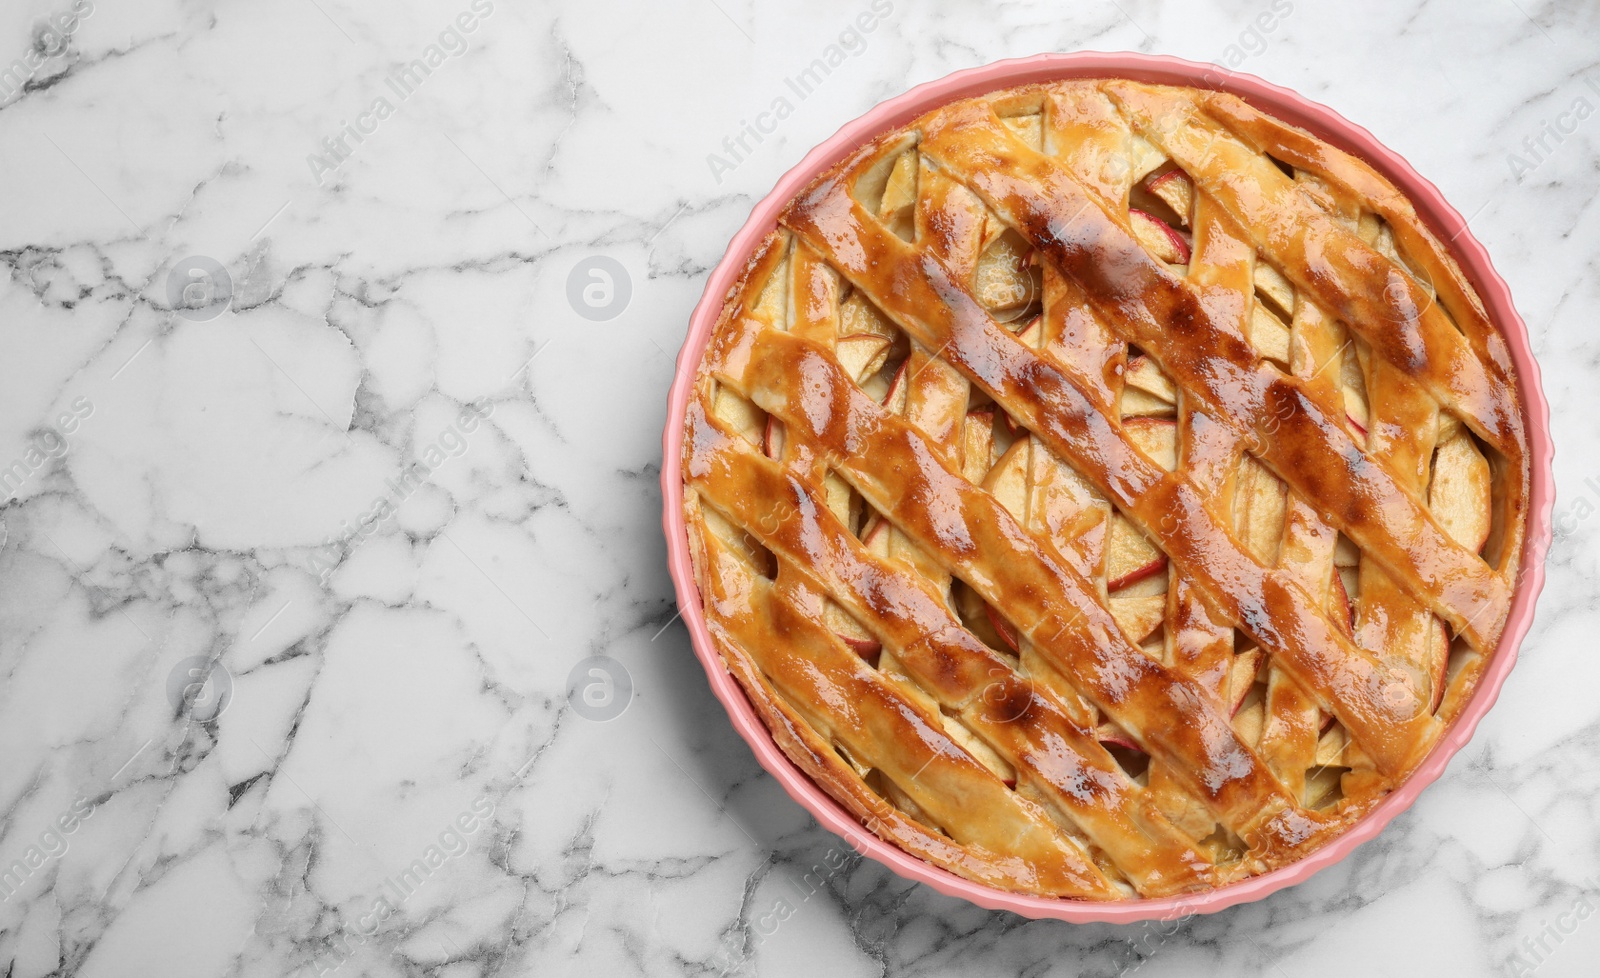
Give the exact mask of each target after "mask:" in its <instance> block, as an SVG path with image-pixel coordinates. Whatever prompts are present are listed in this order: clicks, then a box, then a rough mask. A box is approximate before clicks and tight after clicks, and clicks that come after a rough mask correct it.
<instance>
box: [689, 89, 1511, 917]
mask: <svg viewBox="0 0 1600 978" xmlns="http://www.w3.org/2000/svg"><path fill="white" fill-rule="evenodd" d="M1510 364H1511V360H1510V357H1509V355H1508V353H1507V350H1506V346H1505V343H1504V341H1503V338H1502V337H1501V335H1500V334H1499V333H1498V332H1497V331H1496V329H1495V327H1494V326H1493V324H1491V323H1490V322H1489V320H1488V317H1487V316H1486V314H1485V312H1484V310H1483V308H1482V305H1481V304H1480V302H1479V300H1478V298H1477V296H1476V295H1475V294H1474V292H1473V290H1472V288H1471V286H1470V285H1469V284H1468V282H1467V280H1466V279H1465V277H1464V276H1463V275H1462V273H1461V271H1460V269H1459V268H1458V267H1457V265H1456V264H1455V262H1454V261H1453V260H1452V259H1451V257H1450V256H1449V254H1448V252H1447V250H1446V248H1445V246H1444V244H1442V243H1441V242H1440V241H1439V240H1437V239H1436V238H1435V237H1434V236H1433V235H1432V234H1431V233H1430V232H1429V231H1428V229H1427V228H1426V227H1424V225H1423V224H1422V222H1421V221H1420V220H1419V219H1418V217H1417V215H1416V214H1415V213H1414V211H1413V209H1412V206H1411V204H1410V203H1409V202H1408V201H1407V200H1406V199H1405V198H1404V197H1403V196H1402V195H1401V194H1400V193H1399V191H1397V190H1396V189H1395V188H1394V187H1393V186H1392V185H1391V184H1389V183H1388V182H1387V181H1386V180H1385V179H1384V178H1383V177H1381V176H1379V175H1378V174H1377V173H1376V172H1375V171H1374V170H1373V169H1372V168H1371V167H1369V166H1368V165H1366V164H1365V163H1363V162H1361V161H1360V160H1358V159H1355V158H1353V157H1351V156H1349V155H1347V154H1345V153H1343V152H1341V151H1339V150H1337V149H1334V148H1333V147H1331V146H1329V145H1327V144H1326V143H1324V142H1322V141H1320V140H1318V139H1316V138H1315V137H1313V136H1311V135H1309V134H1307V133H1305V132H1302V131H1300V130H1298V129H1294V128H1292V127H1289V126H1287V125H1285V124H1283V123H1280V122H1278V121H1276V120H1274V119H1272V118H1270V117H1268V116H1266V115H1264V114H1262V113H1261V112H1259V111H1257V110H1255V109H1253V108H1251V107H1250V106H1249V105H1247V104H1245V103H1244V102H1242V101H1240V100H1239V99H1237V98H1234V97H1232V96H1228V95H1222V94H1217V93H1212V92H1206V91H1200V90H1192V89H1183V88H1168V87H1155V86H1148V85H1142V84H1136V83H1132V82H1128V81H1122V80H1089V81H1074V82H1068V83H1060V84H1052V85H1044V86H1029V87H1024V88H1016V89H1009V90H1005V91H1001V92H996V93H993V94H990V95H987V96H984V97H980V98H976V99H970V100H966V101H962V102H957V103H954V104H951V105H949V106H946V107H944V108H941V109H938V110H936V111H934V112H931V113H929V114H928V115H926V116H924V117H922V118H920V119H918V120H917V121H916V122H914V123H913V124H911V125H909V126H907V127H905V128H904V129H900V130H897V131H894V132H891V133H888V134H886V135H884V136H882V137H880V138H878V139H877V140H875V141H873V142H872V143H871V144H870V145H867V146H864V147H862V148H861V149H860V150H859V151H857V152H855V153H854V154H853V155H851V156H850V157H849V158H848V159H846V160H844V161H843V162H842V163H840V164H839V165H838V166H836V167H835V168H833V169H832V170H831V171H829V172H828V173H826V174H824V175H823V176H822V177H820V178H819V179H817V180H816V181H815V182H814V183H813V184H812V185H811V186H810V187H809V188H808V189H807V190H806V191H805V192H804V193H802V194H801V195H799V196H798V197H797V198H796V199H795V200H794V201H793V202H792V203H791V204H790V205H789V206H788V208H787V209H786V210H785V212H784V214H783V216H782V218H781V221H780V226H779V229H778V230H777V231H775V232H774V233H773V234H772V235H770V236H769V237H768V238H767V239H766V241H765V242H764V244H763V245H762V246H761V247H760V249H759V250H758V251H757V253H756V254H755V255H754V256H753V257H752V258H751V259H750V261H749V263H748V267H747V268H746V270H745V272H744V274H743V276H742V278H741V279H740V281H739V283H738V284H737V285H736V286H735V288H734V289H732V290H731V291H730V293H729V295H728V297H727V300H726V303H725V306H724V309H723V312H722V316H721V318H720V320H719V322H718V324H717V327H716V330H715V333H714V335H713V338H712V340H711V343H710V346H709V347H708V349H707V351H706V353H705V356H704V360H703V362H702V363H701V365H700V369H699V373H698V378H697V385H696V389H695V393H694V397H693V399H692V401H691V403H690V407H689V413H688V418H687V422H686V424H687V439H686V447H685V450H684V473H685V476H684V485H685V493H684V499H685V503H684V505H685V510H686V514H685V515H686V517H687V525H688V528H689V536H690V541H689V542H690V546H691V550H692V554H693V558H694V565H695V571H696V575H697V581H698V584H699V588H700V593H701V596H702V599H703V601H704V606H705V614H706V618H707V621H708V623H709V626H710V631H711V635H712V637H713V639H714V641H715V642H716V644H717V647H718V649H719V650H720V652H721V654H722V656H723V658H724V660H725V662H726V663H727V666H728V668H729V669H730V670H731V671H732V672H733V674H734V675H735V676H736V677H737V679H738V681H739V682H740V683H741V685H742V686H743V688H744V690H745V691H746V693H747V694H748V696H749V698H750V700H751V702H752V703H753V704H754V705H755V707H756V709H757V710H758V711H759V712H760V714H761V716H762V717H763V718H764V719H765V721H766V723H767V725H768V726H769V727H770V729H771V730H772V733H773V735H774V737H775V738H776V740H777V742H778V743H779V745H780V746H781V747H782V749H783V750H784V751H785V752H786V753H787V754H788V756H789V757H790V758H792V759H793V760H794V762H795V763H796V764H797V765H799V766H800V767H801V768H802V769H803V770H804V771H805V772H806V773H807V774H808V775H809V776H810V777H812V778H813V779H815V780H816V782H817V783H818V784H819V785H821V786H822V787H823V788H824V789H825V790H826V791H827V792H828V793H829V794H830V795H832V796H833V797H834V798H836V799H837V800H838V801H839V802H840V803H842V804H843V805H845V806H846V807H847V808H848V809H849V810H850V811H852V812H854V813H855V814H856V815H857V816H858V817H860V818H861V819H862V820H863V822H864V823H865V824H866V825H868V826H869V827H870V828H871V829H872V831H874V832H876V833H877V834H879V835H880V836H882V837H883V838H885V839H888V840H891V841H892V842H894V843H895V844H897V845H899V846H900V847H902V848H903V849H905V850H906V851H908V852H910V853H913V854H915V855H917V856H919V857H921V858H923V859H926V860H929V861H931V862H933V863H935V864H937V865H940V866H943V867H946V868H948V869H950V870H952V871H954V872H956V873H959V874H961V875H962V876H965V877H967V878H970V879H973V880H977V881H980V882H983V883H988V884H991V885H994V886H998V887H1002V888H1006V889H1010V890H1016V891H1022V892H1028V893H1037V894H1047V895H1054V896H1061V897H1071V898H1080V899H1098V900H1106V899H1121V898H1129V897H1134V896H1159V895H1167V894H1173V893H1181V892H1188V891H1195V890H1203V889H1207V888H1210V887H1215V886H1218V885H1221V884H1224V883H1227V882H1230V881H1233V880H1236V879H1239V878H1242V877H1245V876H1249V875H1252V874H1256V873H1261V872H1264V871H1267V870H1269V869H1273V868H1275V867H1278V866H1282V865H1285V864H1287V863H1289V862H1292V861H1294V860H1296V859H1299V858H1302V857H1303V856H1305V855H1306V854H1307V853H1308V852H1310V851H1312V850H1314V849H1316V848H1317V847H1319V846H1321V845H1323V844H1325V843H1326V842H1327V841H1328V840H1329V839H1331V838H1332V837H1333V836H1335V835H1337V834H1338V833H1339V832H1341V831H1343V830H1345V829H1347V828H1348V827H1349V826H1350V825H1351V824H1353V823H1354V822H1355V821H1356V820H1357V819H1358V818H1360V817H1361V816H1362V815H1363V814H1364V813H1365V812H1367V811H1368V810H1370V809H1371V807H1372V806H1373V804H1374V803H1375V802H1376V801H1377V800H1378V799H1380V798H1381V797H1382V796H1383V795H1384V794H1385V793H1387V792H1388V791H1390V790H1392V789H1393V788H1394V787H1395V786H1396V785H1397V784H1399V783H1400V782H1402V781H1403V780H1404V779H1405V778H1406V777H1407V776H1408V774H1410V772H1412V771H1413V770H1414V769H1415V767H1416V766H1417V764H1418V763H1419V762H1420V761H1421V760H1422V758H1423V757H1425V756H1426V755H1427V753H1428V751H1429V750H1430V749H1431V748H1432V746H1433V744H1434V743H1435V742H1436V741H1437V739H1438V737H1439V735H1440V733H1441V731H1442V730H1443V729H1444V728H1445V726H1446V725H1447V724H1449V723H1450V722H1451V720H1452V718H1453V717H1454V716H1455V715H1456V714H1457V712H1458V711H1459V710H1460V709H1461V707H1462V706H1463V705H1464V703H1465V702H1466V700H1467V699H1468V697H1470V695H1471V693H1472V691H1473V688H1474V685H1475V683H1476V681H1477V678H1478V676H1479V675H1480V674H1481V672H1482V670H1483V667H1484V665H1485V663H1486V661H1487V657H1488V656H1489V655H1491V654H1493V651H1494V648H1495V643H1496V641H1497V639H1498V637H1499V635H1500V631H1501V628H1502V627H1503V624H1504V621H1505V618H1506V614H1507V610H1508V608H1509V604H1510V599H1511V595H1512V591H1513V589H1514V587H1515V584H1516V573H1517V566H1518V562H1519V557H1520V554H1521V550H1522V537H1523V523H1524V519H1523V510H1524V500H1525V498H1526V495H1527V488H1528V467H1527V462H1526V458H1525V440H1524V422H1523V417H1522V408H1521V402H1520V400H1519V397H1518V395H1517V390H1516V379H1515V377H1514V376H1513V372H1512V369H1511V366H1510Z"/></svg>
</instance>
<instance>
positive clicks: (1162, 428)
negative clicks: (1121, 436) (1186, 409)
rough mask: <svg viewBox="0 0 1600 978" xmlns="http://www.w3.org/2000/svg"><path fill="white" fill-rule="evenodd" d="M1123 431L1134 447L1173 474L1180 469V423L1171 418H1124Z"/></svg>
mask: <svg viewBox="0 0 1600 978" xmlns="http://www.w3.org/2000/svg"><path fill="white" fill-rule="evenodd" d="M1122 430H1123V431H1124V432H1126V433H1127V435H1128V440H1129V441H1131V442H1133V444H1134V447H1135V448H1137V449H1139V451H1141V452H1143V453H1144V454H1145V455H1147V456H1149V458H1150V460H1151V461H1152V462H1155V463H1156V464H1157V465H1159V466H1161V467H1162V468H1164V469H1166V470H1167V471H1168V472H1171V471H1172V470H1173V469H1176V468H1177V467H1178V423H1177V422H1176V421H1173V420H1172V419H1170V418H1143V417H1141V418H1124V419H1123V421H1122Z"/></svg>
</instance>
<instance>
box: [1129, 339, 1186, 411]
mask: <svg viewBox="0 0 1600 978" xmlns="http://www.w3.org/2000/svg"><path fill="white" fill-rule="evenodd" d="M1123 382H1124V383H1125V384H1126V385H1127V386H1128V387H1129V388H1131V389H1133V390H1137V391H1142V392H1143V393H1145V394H1148V395H1150V396H1151V397H1153V398H1155V399H1156V400H1158V401H1160V402H1162V403H1163V404H1165V405H1167V406H1168V407H1176V406H1177V403H1178V389H1177V388H1176V387H1174V386H1173V384H1172V380H1171V379H1170V378H1169V377H1167V375H1166V373H1164V372H1163V371H1162V369H1161V365H1160V364H1158V363H1156V362H1155V361H1154V360H1152V359H1150V358H1149V357H1148V356H1146V355H1145V354H1143V353H1141V354H1139V355H1138V356H1136V357H1134V358H1133V359H1131V360H1129V361H1128V369H1127V372H1126V373H1125V374H1124V375H1123ZM1127 413H1133V412H1127Z"/></svg>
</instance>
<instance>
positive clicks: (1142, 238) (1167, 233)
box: [1128, 207, 1189, 265]
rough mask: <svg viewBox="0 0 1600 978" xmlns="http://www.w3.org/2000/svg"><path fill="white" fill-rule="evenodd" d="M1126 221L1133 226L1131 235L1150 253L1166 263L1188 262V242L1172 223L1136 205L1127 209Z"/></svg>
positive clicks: (1181, 263) (1178, 263) (1183, 263)
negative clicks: (1147, 212)
mask: <svg viewBox="0 0 1600 978" xmlns="http://www.w3.org/2000/svg"><path fill="white" fill-rule="evenodd" d="M1128 221H1129V223H1130V224H1131V225H1132V226H1133V236H1134V237H1135V238H1137V239H1139V243H1140V244H1142V245H1144V246H1145V247H1146V248H1148V249H1150V253H1151V254H1153V255H1155V256H1156V257H1157V258H1159V259H1161V260H1162V261H1164V262H1166V263H1167V264H1168V265H1187V264H1189V242H1187V241H1185V240H1183V235H1181V234H1179V233H1178V232H1177V230H1176V229H1175V228H1173V227H1172V225H1170V224H1168V223H1167V222H1166V221H1163V220H1161V219H1159V218H1157V217H1154V216H1152V215H1150V214H1146V213H1145V212H1144V211H1142V210H1139V209H1138V208H1136V207H1130V208H1129V209H1128Z"/></svg>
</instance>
